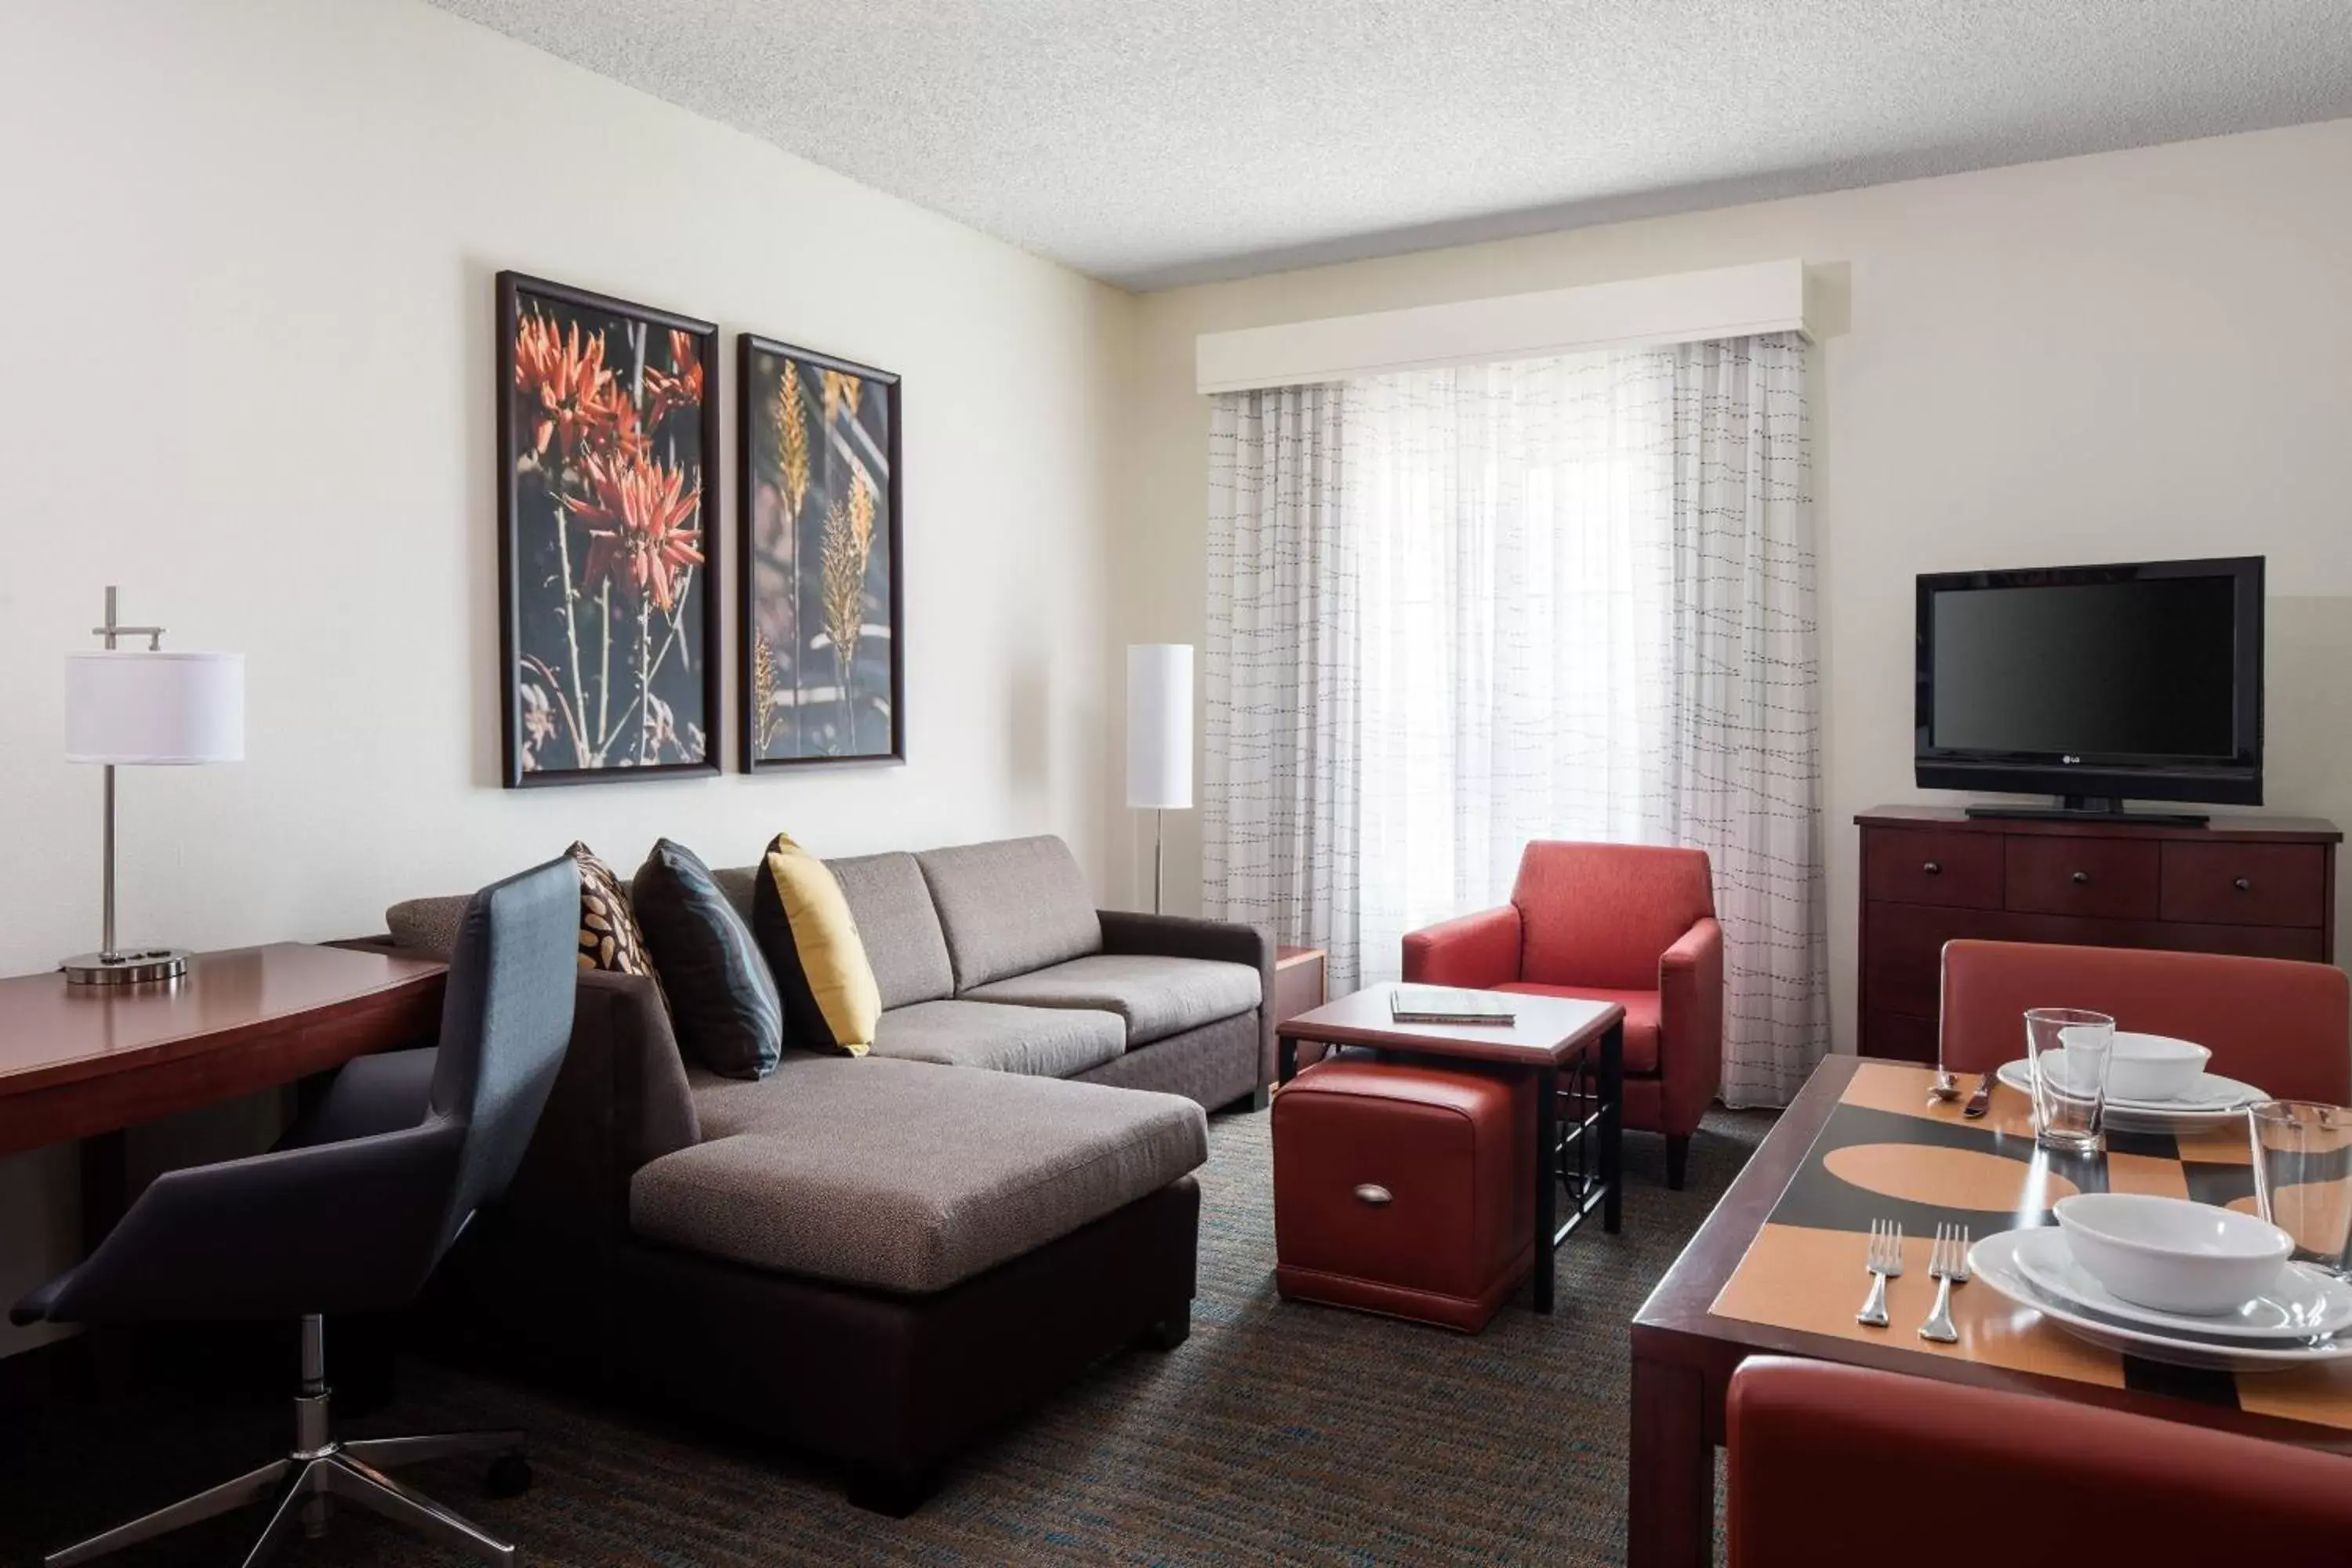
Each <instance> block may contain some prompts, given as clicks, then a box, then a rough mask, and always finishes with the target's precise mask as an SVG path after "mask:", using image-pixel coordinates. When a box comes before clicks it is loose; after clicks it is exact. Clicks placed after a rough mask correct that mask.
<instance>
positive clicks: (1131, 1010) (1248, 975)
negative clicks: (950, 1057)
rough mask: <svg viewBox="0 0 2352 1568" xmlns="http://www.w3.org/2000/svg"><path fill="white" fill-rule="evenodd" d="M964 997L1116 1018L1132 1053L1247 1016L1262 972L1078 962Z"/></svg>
mask: <svg viewBox="0 0 2352 1568" xmlns="http://www.w3.org/2000/svg"><path fill="white" fill-rule="evenodd" d="M966 995H967V996H969V997H970V998H971V1000H972V1001H975V1002H1014V1003H1019V1004H1020V1005H1023V1006H1027V1007H1095V1008H1100V1009H1102V1010H1103V1011H1105V1012H1109V1013H1116V1014H1118V1016H1120V1018H1122V1019H1124V1020H1125V1021H1126V1024H1127V1043H1128V1046H1129V1048H1132V1047H1136V1046H1142V1045H1149V1044H1150V1043H1151V1042H1152V1041H1153V1040H1164V1039H1166V1038H1167V1037H1169V1036H1171V1035H1180V1034H1182V1033H1183V1032H1184V1031H1185V1030H1187V1029H1193V1028H1198V1027H1199V1026H1202V1024H1213V1023H1215V1022H1216V1021H1217V1020H1218V1019H1220V1018H1230V1017H1233V1016H1234V1015H1236V1014H1239V1013H1246V1012H1248V1011H1249V1010H1250V1009H1251V1008H1253V1007H1255V1006H1256V1005H1258V1001H1259V994H1258V973H1257V971H1256V970H1255V969H1252V968H1250V967H1249V966H1248V965H1247V964H1245V963H1219V962H1218V961H1216V960H1215V959H1209V958H1162V957H1160V956H1159V955H1157V954H1153V953H1140V952H1117V953H1113V952H1103V953H1096V954H1093V955H1092V956H1090V957H1087V958H1074V959H1071V960H1070V961H1069V962H1068V963H1056V964H1052V965H1049V966H1048V967H1046V968H1044V969H1038V970H1033V971H1032V972H1030V973H1027V974H1016V975H1014V976H1013V977H1012V978H1011V979H1009V980H999V981H995V982H992V984H987V985H982V986H980V987H978V988H977V989H975V990H972V991H970V992H967V993H966Z"/></svg>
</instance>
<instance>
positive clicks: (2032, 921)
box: [1854, 806, 2344, 1062]
mask: <svg viewBox="0 0 2352 1568" xmlns="http://www.w3.org/2000/svg"><path fill="white" fill-rule="evenodd" d="M1854 821H1855V822H1856V823H1857V824H1858V825H1860V826H1861V828H1862V910H1861V920H1860V922H1859V923H1860V930H1861V942H1862V952H1861V963H1860V967H1859V973H1860V976H1861V982H1862V1007H1861V1023H1862V1038H1861V1050H1862V1054H1863V1055H1864V1056H1867V1057H1896V1058H1906V1059H1908V1060H1911V1061H1921V1062H1932V1061H1934V1060H1935V1059H1936V1016H1937V1007H1938V1005H1939V1000H1940V994H1941V988H1942V975H1943V951H1944V944H1945V943H1946V942H1949V941H1951V940H1952V939H1954V938H1955V937H1978V938H1982V939H1985V940H1989V941H1995V942H2073V943H2076V944H2079V945H2082V946H2086V947H2158V948H2175V949H2179V950H2182V951H2185V952H2238V953H2249V954H2252V955H2254V956H2257V957H2263V958H2302V959H2314V960H2317V961H2319V962H2321V963H2333V962H2335V958H2336V845H2337V844H2339V843H2341V842H2342V841H2343V838H2344V835H2343V834H2342V833H2341V832H2339V831H2337V829H2336V826H2335V825H2334V824H2333V823H2327V822H2318V821H2314V820H2311V819H2309V818H2297V817H2283V816H2216V817H2215V818H2213V823H2212V826H2210V827H2161V826H2153V825H2145V826H2144V825H2141V824H2138V823H2133V822H2128V821H2124V822H2112V823H2109V822H2036V821H2031V820H2004V819H2001V818H1998V817H1987V818H1979V819H1971V818H1969V816H1966V815H1964V814H1963V813H1962V812H1961V811H1959V810H1958V808H1955V807H1948V806H1881V807H1879V808H1877V809H1876V810H1873V811H1866V812H1864V813H1863V814H1862V815H1861V816H1857V817H1855V818H1854Z"/></svg>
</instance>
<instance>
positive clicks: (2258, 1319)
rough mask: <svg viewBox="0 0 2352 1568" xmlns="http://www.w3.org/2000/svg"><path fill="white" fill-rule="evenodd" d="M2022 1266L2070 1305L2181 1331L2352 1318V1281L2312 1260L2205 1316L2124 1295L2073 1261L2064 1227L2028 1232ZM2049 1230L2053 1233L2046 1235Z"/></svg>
mask: <svg viewBox="0 0 2352 1568" xmlns="http://www.w3.org/2000/svg"><path fill="white" fill-rule="evenodd" d="M2021 1236H2022V1237H2023V1239H2022V1240H2021V1241H2020V1242H2019V1243H2018V1246H2017V1251H2016V1258H2017V1269H2018V1272H2019V1273H2021V1274H2022V1275H2024V1276H2025V1278H2026V1279H2028V1280H2029V1281H2031V1282H2032V1284H2033V1285H2034V1286H2035V1287H2036V1288H2037V1289H2041V1290H2042V1291H2043V1292H2044V1293H2046V1294H2048V1295H2052V1296H2055V1297H2057V1298H2058V1299H2059V1300H2062V1301H2064V1302H2066V1303H2067V1304H2069V1305H2071V1306H2075V1307H2080V1308H2083V1309H2084V1310H2086V1311H2091V1312H2096V1313H2097V1314H2099V1316H2101V1317H2103V1318H2116V1319H2119V1320H2122V1321H2126V1322H2129V1323H2131V1324H2133V1325H2134V1326H2135V1327H2139V1328H2147V1329H2152V1330H2154V1331H2157V1332H2158V1333H2164V1332H2168V1331H2175V1330H2177V1331H2180V1332H2182V1333H2189V1334H2211V1335H2215V1336H2217V1337H2220V1338H2224V1339H2232V1340H2249V1341H2260V1340H2288V1341H2294V1340H2307V1339H2310V1338H2311V1337H2312V1336H2313V1335H2315V1334H2332V1333H2336V1332H2338V1331H2341V1330H2343V1329H2344V1328H2345V1327H2346V1326H2347V1325H2352V1285H2347V1284H2345V1283H2344V1281H2342V1280H2341V1279H2336V1277H2335V1276H2334V1275H2332V1274H2323V1273H2321V1272H2320V1271H2319V1270H2318V1269H2316V1268H2312V1267H2311V1266H2310V1265H2308V1264H2303V1263H2290V1264H2288V1265H2287V1267H2286V1271H2285V1272H2284V1273H2283V1274H2281V1275H2280V1276H2279V1282H2278V1284H2277V1285H2276V1286H2274V1287H2273V1289H2271V1290H2270V1291H2269V1292H2268V1293H2266V1294H2264V1295H2261V1296H2257V1297H2255V1298H2254V1299H2253V1300H2251V1301H2249V1302H2247V1303H2246V1304H2245V1305H2244V1306H2242V1307H2241V1308H2239V1309H2238V1310H2236V1311H2235V1312H2231V1313H2227V1314H2224V1315H2222V1316H2220V1317H2213V1318H2200V1317H2195V1316H2192V1315H2190V1314H2189V1313H2185V1312H2159V1311H2157V1310H2155V1309H2153V1308H2149V1307H2142V1306H2138V1305H2136V1304H2135V1303H2133V1302H2130V1301H2126V1300H2124V1299H2123V1298H2122V1297H2120V1296H2118V1295H2116V1293H2115V1292H2114V1291H2112V1290H2110V1289H2107V1288H2106V1287H2105V1286H2104V1285H2102V1284H2100V1283H2099V1281H2098V1280H2097V1279H2096V1278H2095V1277H2094V1276H2093V1275H2092V1273H2091V1271H2090V1270H2089V1269H2087V1268H2084V1267H2083V1266H2082V1265H2081V1264H2079V1263H2077V1262H2075V1261H2074V1252H2073V1249H2072V1248H2070V1247H2068V1246H2067V1244H2066V1237H2065V1235H2064V1233H2063V1232H2061V1231H2057V1230H2052V1229H2048V1228H2043V1229H2037V1230H2030V1231H2025V1232H2021ZM2045 1238H2047V1239H2045Z"/></svg>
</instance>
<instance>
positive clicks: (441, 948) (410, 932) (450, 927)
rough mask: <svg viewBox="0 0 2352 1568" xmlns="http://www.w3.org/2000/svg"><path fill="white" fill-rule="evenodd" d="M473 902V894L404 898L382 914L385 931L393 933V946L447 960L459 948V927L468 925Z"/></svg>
mask: <svg viewBox="0 0 2352 1568" xmlns="http://www.w3.org/2000/svg"><path fill="white" fill-rule="evenodd" d="M473 901H474V896H473V895H472V894H471V893H447V894H444V895H443V896H441V897H440V898H437V899H404V900H401V901H400V902H399V903H396V904H394V905H393V906H392V907H391V908H390V909H388V910H384V911H383V929H384V930H385V931H389V932H391V933H392V941H393V945H394V946H395V947H405V948H413V949H415V951H416V952H421V953H424V954H425V955H426V956H427V957H431V958H439V959H445V960H446V958H447V957H448V956H449V953H450V952H451V950H453V949H454V948H456V947H457V928H458V926H460V925H462V924H463V923H464V922H465V919H466V906H467V904H470V903H472V902H473Z"/></svg>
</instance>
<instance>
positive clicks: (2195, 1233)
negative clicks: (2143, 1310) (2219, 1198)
mask: <svg viewBox="0 0 2352 1568" xmlns="http://www.w3.org/2000/svg"><path fill="white" fill-rule="evenodd" d="M2054 1212H2055V1213H2056V1214H2057V1215H2058V1228H2059V1229H2060V1230H2062V1231H2063V1232H2064V1233H2065V1236H2066V1245H2067V1247H2068V1248H2069V1249H2070V1250H2072V1251H2073V1253H2074V1261H2075V1262H2077V1263H2079V1264H2081V1265H2082V1266H2083V1268H2084V1270H2085V1271H2086V1272H2088V1273H2089V1274H2090V1276H2091V1277H2092V1278H2093V1279H2096V1280H2097V1281H2098V1282H2099V1283H2100V1284H2102V1285H2104V1286H2105V1287H2106V1288H2107V1289H2110V1290H2112V1291H2114V1292H2115V1293H2116V1295H2118V1296H2121V1297H2122V1298H2123V1299H2124V1300H2126V1301H2133V1302H2137V1303H2138V1304H2139V1305H2140V1306H2143V1307H2149V1308H2153V1309H2154V1310H2157V1311H2159V1312H2189V1313H2192V1314H2196V1315H2200V1316H2210V1315H2212V1314H2216V1313H2221V1312H2234V1311H2236V1310H2238V1309H2239V1308H2240V1307H2242V1306H2243V1305H2245V1303H2247V1302H2248V1301H2251V1300H2253V1299H2254V1298H2255V1297H2257V1296H2259V1295H2261V1294H2263V1292H2264V1291H2266V1290H2268V1289H2270V1288H2271V1287H2272V1286H2273V1285H2275V1284H2276V1283H2277V1282H2278V1277H2279V1271H2280V1270H2281V1269H2283V1268H2285V1267H2286V1260H2287V1258H2289V1257H2290V1256H2292V1255H2293V1254H2294V1237H2290V1236H2289V1235H2287V1233H2286V1232H2284V1231H2283V1230H2281V1229H2280V1228H2279V1227H2278V1226H2274V1225H2271V1224H2269V1223H2267V1222H2265V1221H2263V1220H2260V1219H2257V1218H2255V1217H2254V1216H2253V1215H2250V1214H2240V1213H2239V1212H2238V1211H2237V1210H2235V1209H2225V1208H2216V1207H2214V1206H2213V1205H2210V1204H2192V1203H2190V1202H2189V1201H2188V1200H2187V1199H2185V1198H2158V1197H2149V1196H2147V1195H2145V1194H2139V1193H2078V1194H2075V1195H2074V1196H2073V1197H2071V1198H2061V1199H2059V1200H2058V1205H2057V1208H2056V1210H2055V1211H2054Z"/></svg>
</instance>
